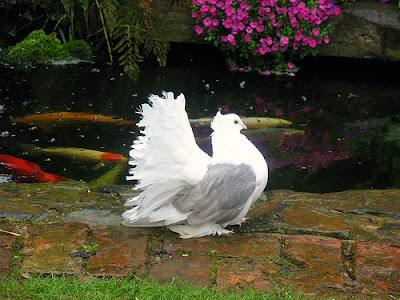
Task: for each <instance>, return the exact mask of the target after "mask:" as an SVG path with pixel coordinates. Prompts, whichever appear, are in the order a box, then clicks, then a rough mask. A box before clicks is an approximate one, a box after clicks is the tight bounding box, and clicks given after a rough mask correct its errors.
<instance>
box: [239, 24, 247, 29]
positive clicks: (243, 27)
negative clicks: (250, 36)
mask: <svg viewBox="0 0 400 300" xmlns="http://www.w3.org/2000/svg"><path fill="white" fill-rule="evenodd" d="M245 28H246V25H244V24H243V23H239V25H238V29H239V30H240V31H243V30H244V29H245Z"/></svg>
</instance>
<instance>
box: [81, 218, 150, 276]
mask: <svg viewBox="0 0 400 300" xmlns="http://www.w3.org/2000/svg"><path fill="white" fill-rule="evenodd" d="M92 243H96V244H98V245H99V246H98V248H97V249H96V255H94V256H92V257H90V258H89V260H88V262H87V271H88V272H89V273H90V274H92V275H94V276H128V275H129V274H131V273H133V272H135V274H136V275H141V274H143V272H144V271H145V265H146V248H147V235H145V234H143V232H141V231H140V230H136V229H134V228H126V227H116V226H108V227H98V228H94V229H93V231H92Z"/></svg>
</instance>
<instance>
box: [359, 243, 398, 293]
mask: <svg viewBox="0 0 400 300" xmlns="http://www.w3.org/2000/svg"><path fill="white" fill-rule="evenodd" d="M355 276H356V278H357V280H358V281H359V282H360V285H361V288H362V292H363V293H368V294H369V293H371V292H378V293H379V292H380V293H382V292H385V293H391V294H394V295H400V244H398V245H388V244H380V243H374V242H359V243H357V245H356V255H355Z"/></svg>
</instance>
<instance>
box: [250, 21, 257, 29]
mask: <svg viewBox="0 0 400 300" xmlns="http://www.w3.org/2000/svg"><path fill="white" fill-rule="evenodd" d="M257 26H258V22H250V27H251V28H256V27H257Z"/></svg>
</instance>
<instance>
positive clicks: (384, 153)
mask: <svg viewBox="0 0 400 300" xmlns="http://www.w3.org/2000/svg"><path fill="white" fill-rule="evenodd" d="M189 65H190V64H189ZM1 68H2V69H1V72H0V79H1V82H0V120H1V122H0V151H1V153H0V154H7V155H13V156H16V157H20V158H23V159H26V160H29V161H32V162H34V163H35V164H38V165H39V166H40V167H41V168H42V169H43V170H45V171H46V172H49V173H54V174H59V175H62V176H66V177H68V178H72V179H74V180H85V181H88V182H89V181H95V180H97V179H98V178H100V177H103V178H107V176H106V174H111V173H110V172H113V173H112V174H113V182H117V183H121V184H125V183H127V182H126V181H125V175H126V174H127V168H128V167H127V166H120V165H119V166H118V168H117V167H116V166H115V165H110V164H100V165H99V164H98V163H96V162H93V161H86V162H82V160H79V159H76V158H75V159H74V158H73V157H71V158H65V157H59V156H57V155H51V154H50V153H47V154H45V153H42V154H41V155H33V151H29V149H27V148H26V147H25V148H24V147H21V144H27V145H31V146H33V147H35V146H37V147H41V148H49V147H56V148H57V147H63V148H66V147H74V148H85V149H89V150H96V151H101V152H111V153H115V154H119V155H121V156H124V157H127V156H128V151H129V145H130V144H131V142H132V141H133V139H134V138H135V136H136V135H137V134H138V132H139V130H138V128H136V126H134V125H131V124H112V123H109V124H107V123H105V124H104V123H103V124H97V123H95V122H76V120H72V121H71V122H67V124H63V125H62V126H57V127H53V126H51V127H50V128H43V126H42V127H41V126H38V125H37V124H33V123H32V122H26V123H22V122H16V121H15V120H17V119H16V118H20V117H24V116H27V115H31V114H37V113H51V112H71V113H74V112H80V113H83V112H90V113H91V114H98V115H102V116H118V117H119V118H124V119H126V120H135V119H136V118H137V115H136V114H135V111H136V110H137V108H138V106H139V105H140V104H141V103H143V102H144V101H145V99H146V97H147V95H148V94H150V93H155V94H160V93H161V91H162V90H170V91H173V92H175V94H179V93H180V92H182V93H184V94H185V96H186V99H187V111H188V114H189V116H190V118H202V117H212V116H214V115H215V112H216V111H217V110H218V109H219V108H220V109H221V110H222V111H223V112H224V113H227V112H235V113H238V114H239V115H242V116H247V117H252V116H258V117H278V118H282V119H286V120H289V121H291V122H292V125H291V126H290V127H289V128H273V129H269V130H267V129H265V130H264V129H263V131H262V130H260V131H257V132H253V133H252V132H251V131H249V132H248V133H247V134H248V137H249V139H251V140H252V142H254V143H255V144H256V145H257V147H258V148H259V149H260V150H261V152H262V153H264V154H265V157H266V159H267V161H268V163H269V167H270V169H271V175H270V183H269V184H268V187H267V188H268V189H277V188H292V189H295V190H298V191H314V192H329V191H338V190H344V189H351V188H388V187H399V185H400V175H399V174H400V155H399V153H400V152H399V151H398V150H399V149H398V148H399V145H398V143H397V140H398V138H397V137H398V135H399V134H398V133H400V129H398V128H399V127H398V126H399V125H398V124H397V114H398V112H399V111H400V101H398V100H399V99H400V87H398V86H396V85H395V84H392V83H390V82H389V83H387V82H386V83H385V84H383V83H381V82H369V81H368V82H366V81H363V80H362V79H359V80H358V81H354V82H349V81H348V80H341V79H340V77H339V78H333V79H321V78H319V75H318V74H317V75H313V74H312V75H310V74H307V72H305V73H304V75H303V76H302V75H301V73H300V74H299V76H298V77H296V78H291V79H278V80H276V79H274V78H265V77H259V76H257V75H253V74H244V73H241V74H235V73H230V72H227V71H225V70H224V68H223V67H222V66H221V65H218V64H213V65H210V64H208V65H205V64H198V65H190V66H188V64H186V65H179V64H177V65H175V66H173V65H172V66H170V67H166V68H159V67H157V66H156V65H153V64H148V65H146V66H144V67H142V74H141V77H140V79H139V81H138V82H137V83H133V82H131V81H130V80H129V79H128V78H126V77H125V76H123V74H121V72H120V70H118V69H116V68H114V67H112V66H109V65H107V64H96V65H93V64H84V63H83V64H78V65H72V66H48V67H42V68H36V69H31V70H24V71H16V70H11V69H8V68H5V67H1ZM93 70H95V71H93ZM13 118H14V121H13ZM75 119H76V118H75ZM209 133H210V129H209V128H207V127H196V128H195V134H196V136H197V137H198V138H199V141H201V142H200V144H201V145H202V147H204V149H205V150H206V151H208V152H210V145H209V141H208V140H207V137H208V135H209ZM116 170H118V172H120V174H119V175H118V176H116V175H115V174H116V172H117V171H116ZM109 177H110V176H109ZM2 178H6V179H4V180H3V179H2V180H3V181H7V180H9V179H7V178H9V177H7V175H2Z"/></svg>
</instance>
